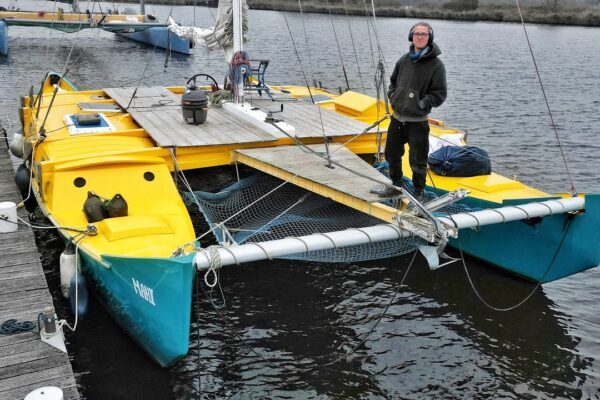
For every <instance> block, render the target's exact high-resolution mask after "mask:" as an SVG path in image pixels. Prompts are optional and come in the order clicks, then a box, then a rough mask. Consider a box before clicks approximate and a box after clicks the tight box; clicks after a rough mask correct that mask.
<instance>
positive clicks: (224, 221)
mask: <svg viewBox="0 0 600 400" xmlns="http://www.w3.org/2000/svg"><path fill="white" fill-rule="evenodd" d="M382 121H383V120H381V121H378V123H381V122H382ZM273 126H275V127H276V128H278V129H279V127H278V126H277V125H275V124H273ZM372 126H373V125H372ZM370 128H371V127H367V129H365V130H364V131H363V132H361V133H359V134H357V135H354V136H353V137H351V138H350V139H349V140H348V141H346V142H345V143H342V144H341V146H340V147H339V148H337V149H335V150H334V151H332V152H331V155H333V154H335V153H336V152H337V151H339V150H340V149H342V148H344V147H346V145H348V144H349V143H350V142H352V141H354V140H355V139H358V138H359V137H361V136H362V135H364V134H365V133H367V130H369V129H370ZM284 134H286V135H287V132H285V131H284ZM293 139H294V138H292V140H293ZM317 155H318V156H319V159H318V160H317V161H315V162H313V163H312V164H309V165H307V166H306V167H305V168H303V169H302V170H300V171H299V172H297V173H296V174H294V175H293V176H292V177H291V178H290V179H289V180H283V182H282V183H280V184H279V185H277V186H276V187H274V188H273V189H271V190H269V191H268V192H267V193H265V194H264V195H262V196H260V197H259V198H257V199H256V200H254V201H253V202H251V203H250V204H248V205H247V206H245V207H244V208H242V209H241V210H239V211H237V212H235V213H234V214H232V215H231V216H229V218H226V219H225V220H223V221H221V222H219V223H218V224H216V225H215V226H214V227H212V228H210V229H209V230H207V231H206V232H204V233H203V234H201V235H200V236H198V237H196V239H194V241H198V240H200V239H202V238H204V237H205V236H207V235H208V234H209V233H212V232H214V230H215V229H217V228H219V227H220V226H222V225H225V224H226V223H227V222H229V221H230V220H231V219H233V218H235V217H237V216H238V215H240V214H241V213H242V212H244V211H246V210H248V209H249V208H250V207H252V206H254V205H255V204H257V203H258V202H260V201H261V200H263V199H265V198H267V197H268V196H270V195H271V194H272V193H274V192H276V191H277V190H279V189H281V188H282V187H283V186H285V185H286V184H288V183H290V182H291V181H292V180H293V179H295V178H297V177H298V176H300V175H301V174H302V173H304V172H305V171H308V170H309V169H311V168H312V167H314V166H315V165H317V164H319V163H320V162H321V161H323V157H322V156H321V155H320V154H318V153H317ZM176 161H177V160H176V159H175V162H176ZM377 183H381V184H384V182H377ZM188 189H189V190H190V192H193V190H192V189H191V187H189V186H188ZM196 204H198V203H196ZM199 209H200V210H202V208H201V207H200V206H199ZM193 243H194V242H188V243H184V244H183V245H182V246H181V247H186V246H189V245H192V244H193Z"/></svg>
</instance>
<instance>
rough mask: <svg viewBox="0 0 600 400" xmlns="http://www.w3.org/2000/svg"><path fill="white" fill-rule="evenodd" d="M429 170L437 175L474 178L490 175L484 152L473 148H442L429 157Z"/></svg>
mask: <svg viewBox="0 0 600 400" xmlns="http://www.w3.org/2000/svg"><path fill="white" fill-rule="evenodd" d="M427 163H428V164H429V168H431V170H432V171H433V172H435V173H436V174H438V175H444V176H476V175H489V174H491V173H492V164H491V163H490V159H489V157H488V154H487V152H486V151H485V150H483V149H480V148H479V147H475V146H444V147H442V148H440V149H438V150H436V151H434V152H433V153H431V154H430V155H429V158H428V159H427Z"/></svg>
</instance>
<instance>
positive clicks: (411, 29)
mask: <svg viewBox="0 0 600 400" xmlns="http://www.w3.org/2000/svg"><path fill="white" fill-rule="evenodd" d="M417 26H426V27H427V29H428V30H429V40H428V41H427V45H428V46H429V45H430V44H431V42H433V29H432V28H431V25H429V24H428V23H427V22H417V23H416V24H414V25H413V26H412V28H410V32H408V41H409V42H411V43H412V41H413V31H414V30H415V28H416V27H417Z"/></svg>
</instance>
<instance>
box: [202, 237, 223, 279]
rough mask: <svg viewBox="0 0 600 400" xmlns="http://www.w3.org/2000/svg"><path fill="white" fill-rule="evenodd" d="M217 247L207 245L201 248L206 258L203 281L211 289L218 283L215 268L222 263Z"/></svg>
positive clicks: (219, 266)
mask: <svg viewBox="0 0 600 400" xmlns="http://www.w3.org/2000/svg"><path fill="white" fill-rule="evenodd" d="M219 248H220V246H208V247H207V248H206V249H202V250H201V251H202V253H204V255H205V256H206V259H207V260H208V270H207V271H206V273H205V274H204V283H206V286H208V287H209V288H211V289H212V288H214V287H215V286H217V284H218V283H219V275H218V274H217V269H219V268H221V265H222V263H221V255H220V254H219ZM210 275H212V281H210V280H209V276H210Z"/></svg>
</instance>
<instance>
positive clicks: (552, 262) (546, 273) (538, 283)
mask: <svg viewBox="0 0 600 400" xmlns="http://www.w3.org/2000/svg"><path fill="white" fill-rule="evenodd" d="M448 216H449V217H450V219H452V216H451V215H448ZM574 218H575V216H574V214H568V216H567V226H566V227H565V228H564V233H563V236H562V238H561V240H560V243H559V244H558V247H557V248H556V251H555V252H554V255H553V256H552V260H550V262H549V263H548V266H547V267H546V270H545V271H544V275H542V277H541V278H540V280H539V281H538V282H537V284H536V285H535V287H534V288H533V290H531V292H530V293H529V294H528V295H527V296H525V298H524V299H523V300H521V301H519V302H518V303H517V304H514V305H512V306H510V307H506V308H499V307H495V306H493V305H491V304H490V303H488V302H487V301H486V300H485V299H484V298H483V297H482V296H481V294H480V293H479V291H478V290H477V288H476V287H475V284H474V283H473V280H472V279H471V275H470V274H469V270H468V269H467V264H466V262H465V257H464V254H463V250H462V245H461V242H460V238H459V239H458V248H459V250H460V258H461V260H462V263H463V267H464V269H465V273H466V275H467V279H468V280H469V284H470V285H471V288H472V289H473V292H474V293H475V295H476V296H477V298H478V299H479V300H480V301H481V302H482V303H483V304H485V305H486V306H487V307H488V308H490V309H492V310H494V311H501V312H504V311H512V310H514V309H515V308H518V307H520V306H522V305H523V304H524V303H525V302H526V301H527V300H529V299H530V298H531V296H533V294H534V293H535V292H536V291H537V290H538V288H539V287H540V286H542V282H544V280H545V279H546V276H548V273H549V272H550V269H551V267H552V265H554V261H556V259H557V258H558V254H559V253H560V250H561V249H562V247H563V244H564V243H565V239H566V238H567V234H568V233H569V229H570V228H571V222H572V221H573V219H574ZM455 224H456V223H455Z"/></svg>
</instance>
